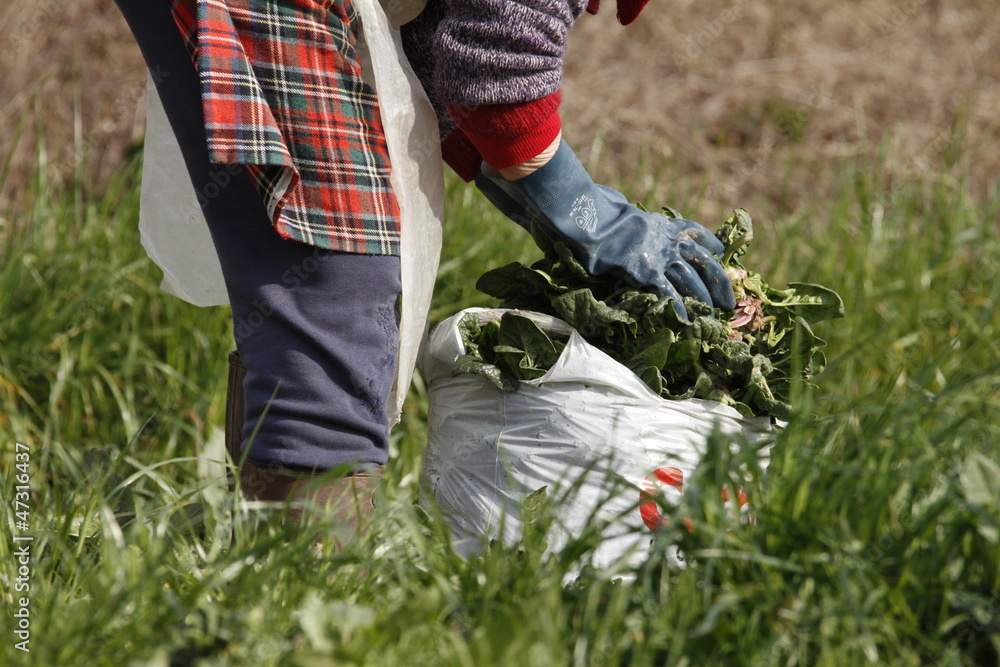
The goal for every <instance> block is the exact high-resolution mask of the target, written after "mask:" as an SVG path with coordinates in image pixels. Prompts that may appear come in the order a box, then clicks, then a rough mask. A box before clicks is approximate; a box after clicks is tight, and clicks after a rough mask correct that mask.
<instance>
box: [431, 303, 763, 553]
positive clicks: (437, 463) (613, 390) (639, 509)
mask: <svg viewBox="0 0 1000 667" xmlns="http://www.w3.org/2000/svg"><path fill="white" fill-rule="evenodd" d="M504 312H506V311H504V310H501V309H495V310H486V309H481V308H473V309H469V310H466V311H462V312H461V313H458V314H457V315H455V316H454V317H452V318H450V319H448V320H446V321H445V322H443V323H442V324H441V325H439V326H438V327H436V328H435V329H434V331H433V332H432V333H431V337H430V340H429V344H428V346H427V349H426V350H425V353H424V355H423V357H422V359H421V363H420V367H421V371H422V372H423V374H424V375H425V377H426V379H427V383H428V391H429V401H430V414H429V417H428V442H427V450H426V452H425V455H424V470H423V473H424V477H425V484H424V486H425V487H429V489H430V490H431V491H432V493H433V496H434V498H435V500H436V502H437V504H438V506H439V507H440V508H441V510H442V511H443V513H444V515H445V518H446V519H447V521H448V522H449V525H450V528H451V531H452V535H453V538H454V540H455V543H456V546H457V548H458V549H459V550H460V551H461V552H462V553H464V554H466V555H470V554H475V553H478V552H480V551H481V549H482V548H483V546H484V545H485V544H486V543H488V541H489V540H491V539H494V538H497V537H502V539H503V540H504V541H505V542H507V543H510V542H513V541H516V540H518V539H519V538H520V536H521V531H522V524H521V520H520V514H519V513H520V505H521V503H522V502H523V501H524V499H525V498H526V497H527V496H528V495H530V494H531V493H533V492H535V491H537V490H538V489H540V488H542V487H546V493H547V495H548V497H549V498H550V499H555V498H559V497H560V496H562V495H563V492H562V491H560V489H562V490H569V491H570V492H569V493H568V494H566V496H565V501H564V502H557V503H554V505H555V507H554V510H553V511H554V526H553V528H552V531H551V532H550V534H549V536H548V548H549V550H550V551H553V552H558V551H559V550H560V549H561V548H562V547H563V546H564V545H565V544H566V541H567V539H568V538H569V537H571V536H578V535H580V534H582V532H583V530H584V529H585V528H586V527H587V526H588V524H590V523H591V522H592V521H593V520H594V519H596V520H597V521H598V522H600V523H604V521H605V520H606V521H608V522H609V523H608V525H607V527H606V529H605V530H604V532H603V533H602V541H601V544H600V546H599V547H598V548H597V550H596V551H595V553H594V557H593V564H594V566H596V567H598V568H606V567H608V566H610V565H612V564H613V563H615V562H618V561H624V562H626V563H630V564H635V563H637V562H639V561H640V560H641V559H643V558H644V557H645V556H646V551H647V549H648V546H649V543H650V541H651V540H650V539H649V536H650V535H651V533H650V532H649V531H650V529H651V528H656V527H658V523H657V520H658V519H659V508H658V505H657V504H656V503H655V502H646V503H640V501H641V500H642V496H641V494H643V493H646V494H649V493H650V492H653V493H656V492H657V491H658V489H655V488H651V487H656V486H664V487H667V488H668V489H670V490H671V491H672V492H674V493H675V495H677V496H678V497H679V489H680V487H682V485H683V479H684V477H686V476H687V477H689V476H690V474H691V473H692V471H693V470H694V469H695V467H696V466H697V465H698V464H699V462H700V461H701V459H702V456H703V454H704V451H705V445H706V442H707V439H708V437H709V435H710V434H711V433H712V432H713V430H715V429H718V430H719V431H720V432H722V433H724V434H738V435H740V436H742V437H744V438H746V439H747V440H749V441H754V440H756V439H758V438H760V437H762V435H763V434H764V433H765V432H766V431H767V430H768V428H769V420H768V419H767V418H760V419H744V418H742V417H741V416H740V414H739V413H738V412H737V411H736V410H735V409H733V408H731V407H729V406H725V405H722V404H720V403H717V402H714V401H703V400H698V399H691V400H684V401H673V400H665V399H662V398H660V397H659V396H657V395H656V394H654V393H653V392H652V391H651V390H650V389H649V388H648V387H647V386H646V384H645V383H643V381H642V380H641V379H639V377H638V376H636V375H635V374H634V373H632V372H631V371H630V370H628V369H627V368H625V367H624V366H622V365H621V364H619V363H618V362H616V361H615V360H614V359H612V358H611V357H610V356H608V355H607V354H605V353H604V352H601V351H600V350H598V349H597V348H595V347H594V346H592V345H590V344H589V343H587V342H586V341H584V340H583V338H582V337H581V336H580V335H579V334H578V333H577V332H576V331H575V330H573V329H572V328H571V327H569V325H567V324H566V323H565V322H562V321H560V320H558V319H556V318H552V317H549V316H546V315H540V314H537V313H523V312H522V313H520V314H522V315H525V316H528V317H530V318H531V319H533V320H534V321H535V322H536V323H537V324H538V325H539V326H540V327H541V328H542V329H544V330H546V331H549V332H550V333H562V334H569V336H570V338H569V342H568V343H567V345H566V348H565V350H564V351H563V353H562V355H561V356H560V358H559V360H558V361H557V362H556V364H555V365H554V366H553V367H552V368H551V369H550V370H549V371H548V372H547V373H546V374H545V375H544V376H543V377H541V378H539V379H537V380H531V381H522V382H521V383H520V387H519V388H518V390H517V391H514V392H504V391H501V390H500V389H498V388H497V387H496V386H495V385H493V384H492V383H491V382H490V381H489V380H487V379H485V378H483V377H481V376H478V375H459V376H455V377H452V375H451V367H452V364H453V362H454V361H455V359H456V358H457V357H458V356H460V355H461V354H464V351H465V350H464V346H463V344H462V340H461V336H460V334H459V330H458V323H459V322H460V321H461V319H462V317H463V316H464V315H466V314H467V313H477V314H478V315H479V317H480V319H481V320H482V321H486V320H488V319H499V318H500V317H501V315H502V314H503V313H504ZM765 456H766V453H765ZM761 463H762V465H766V460H765V461H762V462H761ZM574 485H575V486H574ZM609 493H610V494H611V495H610V497H609ZM668 498H669V496H668ZM425 500H426V496H425ZM643 514H645V515H646V516H643ZM501 531H502V535H501V534H500V533H501ZM670 556H671V558H672V559H673V560H674V561H675V562H677V563H679V562H680V560H679V558H678V556H677V554H676V552H675V553H673V554H670Z"/></svg>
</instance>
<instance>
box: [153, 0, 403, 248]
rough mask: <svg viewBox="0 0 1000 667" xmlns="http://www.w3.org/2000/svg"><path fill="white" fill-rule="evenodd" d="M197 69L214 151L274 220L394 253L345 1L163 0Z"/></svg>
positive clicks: (354, 25)
mask: <svg viewBox="0 0 1000 667" xmlns="http://www.w3.org/2000/svg"><path fill="white" fill-rule="evenodd" d="M168 1H170V2H171V5H172V9H173V13H174V19H175V21H176V23H177V26H178V28H179V30H180V31H181V34H182V35H183V36H184V39H185V41H186V43H187V46H188V49H189V50H190V51H191V53H192V58H193V59H194V61H195V63H196V66H197V68H198V71H199V74H200V77H201V87H202V90H201V95H202V105H203V107H204V112H205V130H206V133H207V136H208V150H209V155H210V157H211V160H212V161H213V162H216V163H220V164H231V163H238V164H242V165H245V166H246V168H247V169H248V171H249V172H250V174H251V175H252V176H253V177H254V179H255V181H256V183H257V188H258V190H259V192H260V193H261V196H262V197H263V198H264V202H265V203H266V205H267V210H268V212H269V213H270V215H271V219H272V221H273V222H274V226H275V229H276V230H277V231H278V233H279V234H281V235H282V236H284V237H286V238H292V239H295V240H297V241H302V242H304V243H308V244H310V245H314V246H319V247H322V248H329V249H332V250H339V251H344V252H352V253H364V254H371V255H398V254H399V208H398V205H397V203H396V198H395V196H394V195H393V193H392V188H391V186H390V184H389V168H390V167H389V154H388V149H387V147H386V141H385V135H384V134H383V131H382V123H381V120H380V118H379V110H378V102H377V100H376V98H375V92H374V90H372V88H371V87H370V86H368V85H367V84H365V83H364V82H363V81H362V79H361V64H360V62H359V60H358V56H357V53H356V52H355V35H356V34H357V33H358V31H359V29H360V21H359V18H358V16H357V14H356V13H355V11H354V8H353V4H352V3H351V0H168Z"/></svg>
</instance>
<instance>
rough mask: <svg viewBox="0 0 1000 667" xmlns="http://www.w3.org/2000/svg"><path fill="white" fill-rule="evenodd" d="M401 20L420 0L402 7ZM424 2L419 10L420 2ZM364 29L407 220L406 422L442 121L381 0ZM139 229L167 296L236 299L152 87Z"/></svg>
mask: <svg viewBox="0 0 1000 667" xmlns="http://www.w3.org/2000/svg"><path fill="white" fill-rule="evenodd" d="M391 4H393V5H395V4H400V5H401V6H403V7H404V10H405V11H403V15H404V17H405V16H406V15H409V14H412V13H413V11H414V9H413V6H412V3H406V2H397V1H396V0H393V3H391ZM417 4H418V5H419V3H417ZM355 7H356V8H357V10H358V12H359V13H360V15H361V18H362V24H363V26H364V35H363V39H362V40H359V44H358V48H359V51H360V52H361V53H362V55H363V58H364V59H365V63H364V70H365V72H366V81H368V83H369V84H370V85H372V86H373V87H374V88H375V90H376V91H377V93H378V96H379V104H380V110H381V115H382V124H383V127H384V129H385V135H386V141H387V143H388V146H389V159H390V162H391V164H392V174H391V181H392V186H393V189H394V191H395V193H396V197H397V199H398V201H399V205H400V211H401V215H402V224H401V229H402V235H401V241H400V243H401V258H400V259H401V267H402V268H401V272H402V276H401V277H402V284H403V303H402V312H401V319H400V327H399V328H400V346H399V362H398V366H397V374H396V383H395V386H394V387H393V390H392V395H391V397H390V399H389V414H390V420H391V423H395V422H397V421H398V420H399V415H400V412H401V410H402V404H403V400H404V398H405V397H406V392H407V389H408V387H409V386H410V380H411V378H412V375H413V367H414V365H415V363H416V357H417V352H418V349H419V345H420V342H421V341H422V340H423V339H424V338H425V334H426V331H427V313H428V311H429V309H430V302H431V293H432V291H433V289H434V279H435V276H436V275H437V266H438V261H439V256H440V252H441V220H442V218H443V215H444V181H443V174H442V162H441V149H440V144H439V142H438V126H437V118H436V117H435V115H434V110H433V109H432V107H431V104H430V101H429V100H428V99H427V96H426V95H425V94H424V91H423V89H422V88H421V86H420V83H419V81H418V80H417V77H416V75H415V74H414V73H413V70H412V69H411V68H410V66H409V63H408V61H407V59H406V57H405V55H404V54H403V49H402V43H401V42H400V37H399V31H398V29H396V28H393V27H392V26H391V25H390V23H389V20H388V19H387V18H386V15H385V13H384V12H383V10H382V8H381V7H380V6H379V4H378V3H377V2H376V1H375V0H355ZM147 88H148V90H149V94H148V95H147V111H146V148H145V157H144V164H143V174H142V194H141V201H140V212H139V229H140V235H141V241H142V245H143V247H144V248H145V249H146V252H147V254H148V255H149V257H150V259H152V260H153V261H154V262H155V263H156V264H157V265H158V266H159V267H160V268H161V269H162V270H163V275H164V278H163V283H162V284H161V287H162V289H163V290H164V291H166V292H168V293H170V294H173V295H175V296H178V297H180V298H182V299H184V300H185V301H188V302H190V303H193V304H195V305H198V306H214V305H223V304H227V303H228V302H229V300H228V296H227V294H226V290H225V284H224V282H223V278H222V270H221V268H220V267H219V260H218V257H217V256H216V254H215V246H214V245H213V243H212V239H211V235H210V234H209V231H208V226H207V224H206V223H205V218H204V215H203V214H202V212H201V208H200V206H199V205H198V200H197V197H196V195H195V193H194V190H193V188H192V187H191V181H190V179H189V178H188V175H187V170H186V168H185V166H184V160H183V157H182V156H181V152H180V148H179V147H178V145H177V140H176V139H175V138H174V134H173V131H172V130H171V128H170V124H169V122H168V121H167V118H166V114H165V112H164V111H163V106H162V104H161V102H160V99H159V97H158V95H157V94H156V88H155V86H154V85H153V83H152V81H151V80H150V81H149V82H148V84H147Z"/></svg>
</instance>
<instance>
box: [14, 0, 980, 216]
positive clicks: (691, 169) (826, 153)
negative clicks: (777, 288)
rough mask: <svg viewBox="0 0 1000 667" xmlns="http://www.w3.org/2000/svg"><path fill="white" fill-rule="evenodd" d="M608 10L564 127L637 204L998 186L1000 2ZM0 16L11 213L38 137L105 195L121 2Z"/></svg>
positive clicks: (126, 137) (572, 87)
mask: <svg viewBox="0 0 1000 667" xmlns="http://www.w3.org/2000/svg"><path fill="white" fill-rule="evenodd" d="M605 5H606V6H605V9H604V11H602V13H601V14H600V15H599V16H597V17H590V16H587V17H584V18H583V19H581V21H580V22H579V23H578V24H577V27H576V29H575V30H574V32H573V34H572V36H571V43H570V54H569V56H568V59H567V74H566V81H565V90H564V103H563V115H564V118H565V120H566V134H567V136H568V138H569V139H570V141H571V143H573V145H574V146H576V147H577V149H578V151H579V152H580V153H581V154H582V155H583V156H585V158H586V159H589V160H590V164H591V168H592V171H594V172H595V173H596V174H598V175H599V176H600V177H603V178H605V179H615V178H617V179H619V182H623V183H625V186H624V189H626V190H631V191H630V192H629V194H631V195H633V196H636V197H649V198H651V199H653V200H656V201H660V200H661V198H662V197H666V196H669V195H670V194H672V193H676V192H680V193H692V192H700V193H702V195H703V196H702V197H699V198H697V201H696V202H695V203H694V204H692V205H694V206H696V207H697V210H695V211H690V210H687V211H686V213H688V215H691V216H692V217H694V216H695V215H698V216H705V217H707V218H708V219H715V217H716V216H718V215H721V214H722V213H724V212H725V210H726V209H728V208H731V207H733V206H747V207H749V208H750V209H751V211H754V212H755V213H760V212H764V213H766V214H769V213H774V212H780V211H788V210H792V209H794V207H795V206H796V204H797V202H798V200H799V198H800V197H801V196H803V195H810V196H812V195H816V194H822V191H823V188H824V187H826V184H828V183H831V182H833V179H831V178H828V177H829V176H831V175H832V176H836V174H837V171H838V168H839V167H840V166H841V165H843V164H844V160H845V159H852V158H856V157H863V156H867V155H876V154H882V155H884V156H885V157H887V158H888V159H887V160H886V161H885V162H884V163H882V168H883V169H885V171H886V176H887V178H890V177H895V176H899V175H913V173H914V172H927V173H933V174H935V175H944V176H948V175H949V174H950V175H954V174H953V173H952V172H953V171H954V170H955V169H958V168H962V169H968V170H969V174H968V175H969V180H968V182H969V184H970V187H972V188H973V189H974V191H975V193H976V194H977V196H983V195H985V193H986V192H988V189H989V188H994V187H995V185H996V163H997V156H998V155H1000V135H998V131H997V122H996V117H997V113H996V110H997V109H998V108H1000V13H998V12H996V11H995V5H994V3H993V2H992V0H964V1H962V2H951V3H946V2H942V1H939V0H897V1H896V2H892V1H890V0H867V1H865V0H854V1H850V0H848V1H846V2H845V1H839V2H834V1H832V0H789V1H785V2H782V3H780V5H779V4H778V3H760V2H750V1H749V0H731V1H725V0H700V1H698V2H695V1H694V0H672V1H671V2H665V1H663V0H659V1H657V2H654V3H652V4H651V5H650V6H649V7H648V8H647V10H646V11H645V13H644V14H643V15H642V17H641V18H640V19H639V20H638V21H637V22H636V23H635V24H633V25H632V26H629V27H628V28H622V27H621V26H619V25H618V24H617V23H616V22H614V19H613V8H614V7H613V4H612V3H611V1H610V0H606V1H605ZM0 24H2V25H3V26H4V28H3V31H2V35H0V68H2V71H3V76H2V78H0V109H2V112H3V122H2V123H0V158H2V157H3V156H7V155H8V154H9V153H10V146H11V145H12V143H13V141H14V139H15V138H16V137H18V136H19V137H20V139H19V141H18V145H17V148H16V150H15V151H14V153H13V155H14V157H13V160H12V161H11V163H10V169H11V174H10V176H9V177H8V179H7V182H6V184H5V186H4V188H3V191H2V192H0V201H7V202H11V201H14V202H16V201H17V200H18V194H19V192H21V191H22V190H23V185H24V182H25V180H24V179H25V178H26V177H28V175H29V174H31V173H32V171H33V165H34V164H35V163H36V159H35V156H36V155H38V154H39V146H41V145H43V146H44V164H45V172H46V177H47V178H48V180H49V182H50V183H53V182H54V183H58V182H60V181H66V180H68V179H72V178H74V177H75V176H76V175H78V174H80V173H81V171H82V170H83V166H84V165H86V175H87V180H88V182H89V183H91V184H100V183H101V182H103V181H104V179H106V178H107V177H108V176H109V175H110V174H111V173H113V172H114V170H115V169H116V168H117V167H118V166H119V165H120V164H121V163H122V160H123V158H124V157H126V156H127V155H128V154H129V152H130V151H131V150H134V148H135V147H136V145H137V144H138V142H139V141H140V140H141V137H142V132H143V121H144V118H143V108H144V70H143V67H142V63H141V59H140V55H139V52H138V49H137V48H136V47H135V45H134V44H133V42H132V39H131V36H130V34H129V32H128V29H127V27H126V26H125V23H124V21H123V20H122V18H121V17H120V15H119V14H118V12H117V9H116V7H115V5H114V3H113V2H112V0H79V1H78V2H73V3H63V2H56V1H55V0H40V1H39V0H32V1H29V0H6V1H5V2H4V3H2V5H0ZM958 154H962V155H963V161H962V165H960V166H958V167H956V166H955V165H954V164H952V162H951V161H952V160H953V159H954V157H955V156H956V155H958ZM665 158H669V159H668V160H665ZM657 165H670V166H669V167H668V168H667V169H666V170H664V171H660V170H657V169H653V168H651V167H653V166H657ZM642 174H649V177H648V178H647V177H642V176H639V177H637V175H642ZM664 188H666V189H664ZM671 203H674V204H677V205H679V206H684V203H685V202H683V201H682V202H675V201H671Z"/></svg>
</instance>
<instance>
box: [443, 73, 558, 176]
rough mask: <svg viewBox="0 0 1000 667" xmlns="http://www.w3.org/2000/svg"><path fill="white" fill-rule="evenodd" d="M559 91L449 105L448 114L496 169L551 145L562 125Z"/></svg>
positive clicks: (504, 167)
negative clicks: (537, 97) (518, 98)
mask: <svg viewBox="0 0 1000 667" xmlns="http://www.w3.org/2000/svg"><path fill="white" fill-rule="evenodd" d="M561 99H562V97H561V95H560V93H559V92H558V91H556V92H555V93H553V94H552V95H549V96H548V97H543V98H542V99H540V100H533V101H531V102H523V103H519V104H497V105H490V106H482V107H458V106H453V105H448V114H449V115H450V116H451V118H452V120H453V121H454V122H455V124H456V125H457V126H458V127H459V128H461V130H462V132H464V133H465V136H466V137H468V139H469V141H470V142H471V143H472V144H473V145H474V146H475V147H476V148H477V149H478V151H479V153H480V154H481V155H482V158H483V160H485V161H486V162H487V163H488V164H490V165H491V166H493V167H495V168H496V169H506V168H507V167H512V166H514V165H516V164H521V163H522V162H527V161H528V160H530V159H531V158H533V157H535V156H536V155H538V154H539V153H541V152H542V151H544V150H545V149H546V148H548V147H549V146H551V145H552V142H553V141H555V139H556V137H557V136H559V131H560V130H561V129H562V119H561V118H560V117H559V103H560V101H561Z"/></svg>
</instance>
